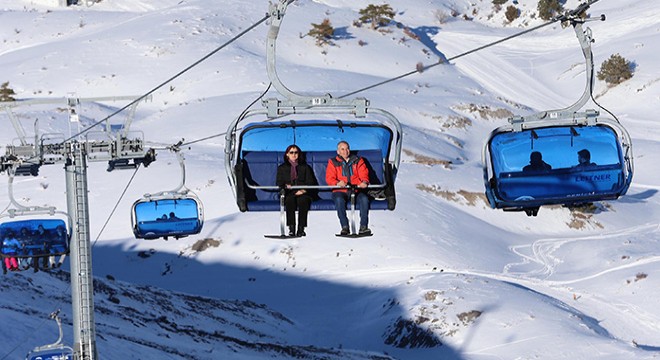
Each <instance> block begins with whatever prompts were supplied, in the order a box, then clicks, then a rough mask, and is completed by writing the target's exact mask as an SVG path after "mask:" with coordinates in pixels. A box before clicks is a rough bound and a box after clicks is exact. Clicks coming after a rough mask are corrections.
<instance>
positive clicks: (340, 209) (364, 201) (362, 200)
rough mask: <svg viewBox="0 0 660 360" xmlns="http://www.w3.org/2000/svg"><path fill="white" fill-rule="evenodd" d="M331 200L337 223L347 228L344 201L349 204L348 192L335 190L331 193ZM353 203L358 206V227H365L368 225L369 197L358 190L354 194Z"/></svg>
mask: <svg viewBox="0 0 660 360" xmlns="http://www.w3.org/2000/svg"><path fill="white" fill-rule="evenodd" d="M332 200H333V201H334V202H335V209H337V216H338V217H339V224H341V227H342V228H347V227H348V217H347V216H346V203H347V202H348V203H349V204H350V198H349V196H348V193H345V192H341V191H335V192H333V193H332ZM355 204H356V206H358V207H359V208H360V227H367V226H368V225H369V197H368V196H367V194H365V193H363V192H358V193H357V194H356V195H355Z"/></svg>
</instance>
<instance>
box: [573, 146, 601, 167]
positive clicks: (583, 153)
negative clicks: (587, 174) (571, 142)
mask: <svg viewBox="0 0 660 360" xmlns="http://www.w3.org/2000/svg"><path fill="white" fill-rule="evenodd" d="M577 155H578V164H577V165H575V166H573V167H574V168H586V167H591V166H596V164H594V163H592V162H591V153H590V152H589V150H587V149H582V150H580V151H578V153H577Z"/></svg>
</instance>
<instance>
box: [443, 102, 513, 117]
mask: <svg viewBox="0 0 660 360" xmlns="http://www.w3.org/2000/svg"><path fill="white" fill-rule="evenodd" d="M452 109H453V110H457V111H467V112H469V113H473V114H474V113H476V114H478V115H479V117H481V118H482V119H486V120H488V119H507V118H510V117H512V116H513V115H514V114H513V113H512V112H511V111H510V110H508V109H501V108H500V109H491V107H490V106H487V105H476V104H462V105H457V106H454V107H452Z"/></svg>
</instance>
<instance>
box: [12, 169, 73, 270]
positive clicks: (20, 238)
mask: <svg viewBox="0 0 660 360" xmlns="http://www.w3.org/2000/svg"><path fill="white" fill-rule="evenodd" d="M13 177H14V174H13V169H12V170H11V172H10V176H9V199H10V201H11V205H13V206H14V207H13V208H10V209H8V210H7V211H6V214H3V215H1V216H0V239H1V241H2V247H1V248H0V255H1V257H2V261H3V269H4V270H11V271H15V270H26V269H27V268H28V267H29V264H30V262H29V261H27V259H32V260H33V262H32V266H33V267H35V271H36V269H37V267H38V266H39V265H38V264H39V263H38V261H39V260H41V259H45V258H52V260H54V261H49V262H46V260H44V263H47V264H48V265H49V266H60V265H61V264H62V263H63V262H64V258H65V256H66V255H67V254H68V253H69V240H70V233H71V218H70V217H69V216H68V214H66V213H65V212H62V211H57V210H56V208H55V207H39V206H33V207H28V206H24V205H21V204H19V203H18V202H17V201H16V200H15V199H14V196H13ZM43 215H48V217H43ZM16 218H21V220H14V219H16ZM57 257H59V260H57ZM12 259H14V260H13V262H12V261H11V260H12ZM19 262H20V263H22V264H20V265H21V266H17V265H19V264H18V263H19ZM26 264H27V265H26Z"/></svg>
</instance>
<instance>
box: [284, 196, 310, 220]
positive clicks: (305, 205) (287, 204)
mask: <svg viewBox="0 0 660 360" xmlns="http://www.w3.org/2000/svg"><path fill="white" fill-rule="evenodd" d="M311 206H312V197H311V196H309V195H307V194H302V195H298V196H296V195H295V194H294V193H291V194H287V195H285V196H284V209H286V224H287V226H294V227H295V226H296V210H298V227H307V213H308V212H309V208H310V207H311Z"/></svg>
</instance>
